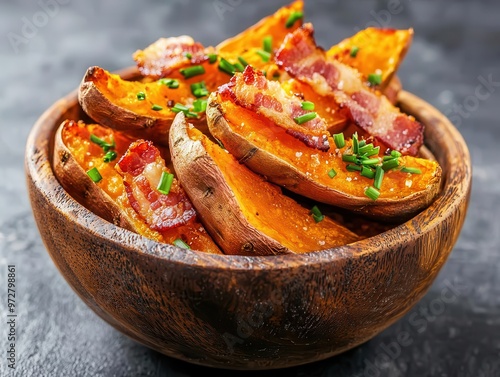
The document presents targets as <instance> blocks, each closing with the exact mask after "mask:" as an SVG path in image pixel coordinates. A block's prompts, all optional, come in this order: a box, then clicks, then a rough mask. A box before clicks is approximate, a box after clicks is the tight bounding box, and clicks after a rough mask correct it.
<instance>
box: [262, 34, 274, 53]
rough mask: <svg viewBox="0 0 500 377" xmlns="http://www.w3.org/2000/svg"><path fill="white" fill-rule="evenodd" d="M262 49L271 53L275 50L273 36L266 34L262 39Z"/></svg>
mask: <svg viewBox="0 0 500 377" xmlns="http://www.w3.org/2000/svg"><path fill="white" fill-rule="evenodd" d="M262 49H263V50H264V51H266V52H269V53H270V54H271V53H272V52H273V37H272V36H270V35H266V36H265V37H264V40H263V41H262Z"/></svg>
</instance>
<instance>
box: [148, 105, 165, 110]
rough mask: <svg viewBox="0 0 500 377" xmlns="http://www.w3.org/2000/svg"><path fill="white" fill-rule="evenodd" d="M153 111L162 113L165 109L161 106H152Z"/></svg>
mask: <svg viewBox="0 0 500 377" xmlns="http://www.w3.org/2000/svg"><path fill="white" fill-rule="evenodd" d="M151 110H154V111H160V110H163V107H161V106H160V105H156V104H153V106H151Z"/></svg>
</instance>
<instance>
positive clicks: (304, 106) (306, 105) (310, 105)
mask: <svg viewBox="0 0 500 377" xmlns="http://www.w3.org/2000/svg"><path fill="white" fill-rule="evenodd" d="M301 106H302V109H303V110H307V111H313V110H314V103H312V102H310V101H304V102H302V104H301Z"/></svg>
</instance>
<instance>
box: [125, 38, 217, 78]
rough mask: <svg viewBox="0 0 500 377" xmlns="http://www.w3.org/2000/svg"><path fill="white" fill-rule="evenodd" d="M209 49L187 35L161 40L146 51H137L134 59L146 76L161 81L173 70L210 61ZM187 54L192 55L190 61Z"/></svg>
mask: <svg viewBox="0 0 500 377" xmlns="http://www.w3.org/2000/svg"><path fill="white" fill-rule="evenodd" d="M209 52H210V51H209V49H205V47H203V45H202V44H201V43H198V42H195V41H194V40H193V38H191V37H190V36H187V35H181V36H179V37H171V38H160V39H158V40H157V41H156V42H154V43H152V44H151V45H149V46H148V47H146V48H145V49H144V50H137V51H136V52H135V53H134V54H133V58H134V60H135V62H136V63H137V67H138V68H139V71H140V72H141V73H142V75H144V76H148V77H152V78H154V79H160V78H162V77H165V76H167V75H168V74H170V73H171V72H172V71H173V70H175V69H177V68H181V67H183V66H186V65H191V64H200V63H202V62H204V61H206V60H208V56H207V54H208V53H209ZM186 54H190V55H191V58H190V59H188V58H187V57H186Z"/></svg>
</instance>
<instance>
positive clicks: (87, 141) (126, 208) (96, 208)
mask: <svg viewBox="0 0 500 377" xmlns="http://www.w3.org/2000/svg"><path fill="white" fill-rule="evenodd" d="M91 135H94V136H97V137H98V138H99V139H100V140H103V141H105V142H106V143H108V145H110V146H111V145H114V146H113V147H112V148H110V149H109V150H110V151H113V152H115V153H116V156H115V158H114V159H113V160H111V161H109V162H105V161H104V159H103V156H104V155H105V154H106V152H105V151H104V149H103V147H102V146H100V145H98V144H96V143H95V142H92V141H91ZM131 144H132V145H133V144H134V140H133V139H131V138H130V137H128V136H126V135H124V134H121V133H119V132H113V131H112V130H111V129H109V128H106V127H102V126H100V125H97V124H84V123H83V122H75V121H70V120H67V121H65V122H63V123H62V124H61V126H60V127H59V128H58V130H57V133H56V137H55V144H54V158H53V166H54V172H55V175H56V177H57V179H58V180H59V181H60V183H61V185H62V186H63V187H64V188H65V190H67V191H68V193H70V194H71V195H72V196H73V197H74V198H75V199H76V200H77V201H79V202H80V203H81V204H82V205H84V206H85V207H87V208H88V209H89V210H91V211H92V212H94V213H95V214H97V215H98V216H100V217H102V218H104V219H106V220H108V221H110V222H112V223H114V224H116V225H118V226H121V227H123V228H126V229H128V230H131V231H133V232H135V233H138V234H141V235H143V236H145V237H148V238H151V239H153V240H156V241H158V242H164V243H170V244H172V243H174V242H175V241H176V240H179V239H181V240H182V241H183V242H184V243H186V244H187V245H189V247H190V248H192V249H195V250H199V251H203V252H208V253H215V254H221V253H222V252H221V251H220V249H219V248H218V247H217V245H216V244H215V243H214V242H213V240H212V238H211V237H210V236H209V235H208V234H207V232H206V231H205V229H204V228H203V226H202V224H201V223H199V222H198V219H197V215H196V214H193V213H192V212H193V211H191V212H189V214H190V215H191V216H190V217H189V218H187V217H185V218H184V219H183V220H185V221H183V222H182V223H181V222H177V223H175V221H176V220H177V219H176V218H172V216H171V215H170V217H168V216H167V218H165V216H163V218H162V216H159V219H155V221H156V222H157V223H161V222H162V221H170V222H171V225H175V226H171V227H168V226H164V227H163V228H161V227H158V226H157V227H156V229H154V226H152V225H151V223H148V221H146V220H145V217H144V216H143V215H142V214H140V213H139V212H138V211H137V210H136V209H135V208H134V206H133V205H132V204H131V201H130V190H128V189H127V185H126V184H125V183H124V179H123V178H122V176H121V175H120V173H119V172H118V171H117V169H116V164H117V163H118V162H119V161H122V160H123V158H124V156H126V155H127V153H129V152H128V149H129V148H130V146H131ZM155 150H156V151H157V153H158V155H159V153H160V151H159V150H157V149H155ZM164 153H165V151H164ZM135 162H136V164H135V166H136V168H137V159H136V160H135ZM155 163H157V166H156V168H157V169H159V170H163V171H166V172H168V171H169V169H168V168H167V167H166V166H165V165H164V161H163V159H160V158H159V159H158V161H155ZM91 168H96V169H97V171H98V172H99V174H100V175H101V177H102V178H101V179H100V180H99V181H98V182H94V181H93V180H92V179H91V178H90V177H89V175H88V174H87V171H88V170H89V169H91ZM149 170H151V169H149ZM172 192H177V193H179V192H182V189H180V187H179V185H178V183H177V182H176V180H175V181H174V182H173V183H172ZM166 196H168V195H166ZM143 208H146V207H143ZM172 208H174V209H177V207H172ZM177 210H178V209H177ZM148 211H150V212H152V213H154V211H152V210H151V209H148ZM170 212H172V211H170ZM178 212H179V210H178ZM185 212H186V211H185ZM158 213H159V211H156V213H155V214H158ZM161 215H163V214H161ZM179 216H180V214H179V213H176V217H179ZM167 225H168V224H167Z"/></svg>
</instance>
